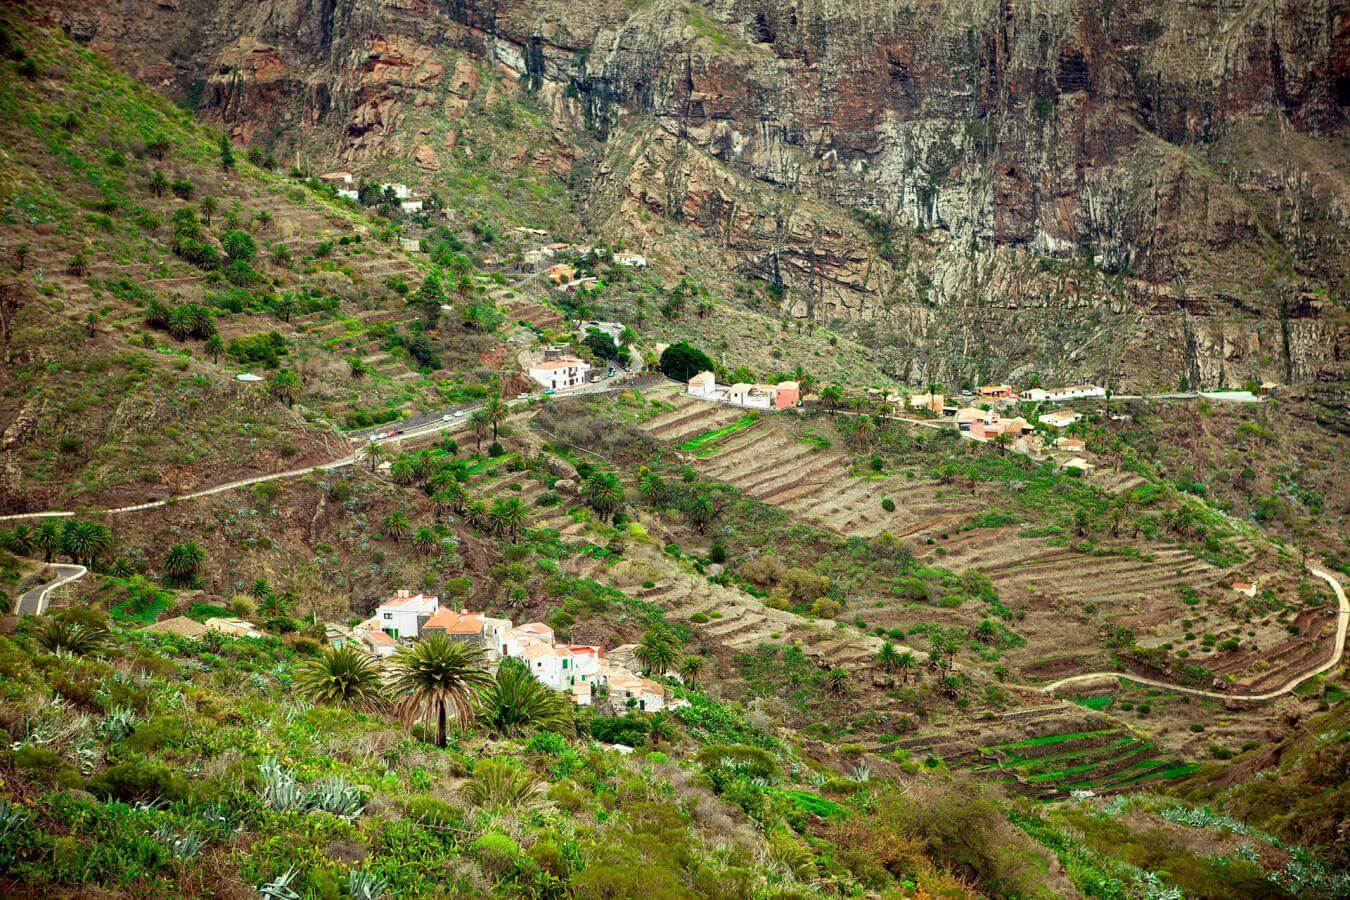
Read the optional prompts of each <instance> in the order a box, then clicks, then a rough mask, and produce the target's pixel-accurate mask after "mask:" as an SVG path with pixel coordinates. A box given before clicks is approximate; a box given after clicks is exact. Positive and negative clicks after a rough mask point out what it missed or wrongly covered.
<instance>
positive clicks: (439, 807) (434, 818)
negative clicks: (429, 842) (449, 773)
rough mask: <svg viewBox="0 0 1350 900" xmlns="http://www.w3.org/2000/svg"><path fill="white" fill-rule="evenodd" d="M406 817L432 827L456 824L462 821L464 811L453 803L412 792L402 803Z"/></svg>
mask: <svg viewBox="0 0 1350 900" xmlns="http://www.w3.org/2000/svg"><path fill="white" fill-rule="evenodd" d="M403 809H404V812H406V813H407V814H408V818H410V819H412V820H414V821H416V822H420V823H422V824H423V825H431V826H433V827H445V826H457V825H460V824H462V823H463V822H464V811H463V810H462V809H460V808H459V807H458V806H455V805H454V804H453V803H447V802H446V801H445V800H442V799H441V798H440V797H433V796H431V795H430V794H414V795H413V796H411V797H409V798H408V801H407V802H406V803H405V804H404V807H403Z"/></svg>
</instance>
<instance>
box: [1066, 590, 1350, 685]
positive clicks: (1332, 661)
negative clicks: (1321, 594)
mask: <svg viewBox="0 0 1350 900" xmlns="http://www.w3.org/2000/svg"><path fill="white" fill-rule="evenodd" d="M1308 571H1309V572H1311V573H1312V574H1314V575H1316V576H1317V577H1318V578H1321V579H1322V580H1323V581H1325V582H1326V583H1327V584H1329V585H1331V589H1332V590H1333V591H1335V592H1336V602H1337V603H1338V604H1339V605H1340V613H1339V614H1338V615H1337V616H1336V642H1335V645H1334V646H1333V647H1332V650H1331V656H1330V657H1329V658H1328V659H1327V661H1326V662H1324V663H1322V664H1321V665H1318V666H1315V667H1314V668H1312V669H1309V670H1308V671H1307V672H1304V673H1303V674H1301V675H1296V676H1294V677H1293V678H1292V679H1291V680H1289V681H1287V682H1285V683H1284V684H1283V685H1282V686H1280V687H1278V688H1275V689H1274V690H1271V691H1266V692H1264V693H1260V694H1226V693H1224V692H1223V691H1206V690H1202V689H1200V688H1188V687H1182V686H1180V685H1176V684H1170V683H1168V682H1166V681H1157V680H1155V679H1153V678H1144V677H1143V676H1140V675H1132V674H1130V673H1129V672H1088V673H1086V674H1083V675H1074V676H1072V677H1070V678H1062V679H1060V680H1059V681H1056V682H1055V683H1054V684H1048V685H1046V686H1045V687H1043V688H1041V690H1042V691H1044V692H1045V693H1047V694H1053V693H1054V692H1055V691H1057V690H1059V689H1060V688H1063V687H1068V686H1070V685H1074V684H1085V683H1088V682H1093V681H1103V680H1106V679H1117V678H1123V679H1125V680H1126V681H1133V682H1135V683H1136V684H1144V685H1148V686H1149V687H1157V688H1165V689H1167V690H1169V691H1176V692H1178V693H1182V694H1190V695H1192V696H1195V697H1209V698H1211V699H1214V700H1252V701H1261V700H1274V699H1275V698H1276V697H1280V696H1283V695H1284V694H1288V693H1289V692H1290V691H1292V690H1294V689H1295V688H1297V687H1298V686H1299V685H1300V684H1302V683H1303V682H1305V681H1307V680H1308V679H1309V678H1315V677H1317V676H1318V675H1321V674H1322V673H1323V672H1327V671H1330V670H1331V669H1334V668H1336V666H1337V665H1339V664H1340V661H1341V657H1342V656H1343V655H1344V654H1345V631H1346V626H1347V624H1350V602H1347V600H1346V597H1345V588H1343V587H1342V586H1341V582H1340V579H1338V578H1337V577H1336V576H1335V575H1333V574H1332V573H1330V572H1327V571H1325V570H1323V569H1319V568H1316V567H1314V566H1311V565H1310V566H1308Z"/></svg>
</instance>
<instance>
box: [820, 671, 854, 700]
mask: <svg viewBox="0 0 1350 900" xmlns="http://www.w3.org/2000/svg"><path fill="white" fill-rule="evenodd" d="M851 681H852V676H851V675H849V673H848V669H840V668H834V669H831V670H830V671H829V672H827V673H826V674H825V689H826V690H828V691H829V692H830V693H831V694H834V695H835V696H836V697H842V696H844V695H845V694H847V693H848V689H849V684H850V682H851Z"/></svg>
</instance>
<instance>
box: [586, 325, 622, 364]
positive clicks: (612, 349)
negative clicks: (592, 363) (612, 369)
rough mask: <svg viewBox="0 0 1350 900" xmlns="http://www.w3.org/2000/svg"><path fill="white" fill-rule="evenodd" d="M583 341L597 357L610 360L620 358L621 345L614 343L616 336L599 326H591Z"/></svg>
mask: <svg viewBox="0 0 1350 900" xmlns="http://www.w3.org/2000/svg"><path fill="white" fill-rule="evenodd" d="M582 343H583V344H585V345H586V346H587V347H589V348H590V351H591V352H592V353H594V354H595V356H596V358H597V359H601V360H610V359H618V358H619V353H620V350H619V345H618V344H616V343H614V338H612V337H610V336H609V335H607V334H605V333H604V332H603V331H601V330H600V329H599V328H591V329H590V330H588V331H587V332H586V337H585V339H584V340H583V341H582Z"/></svg>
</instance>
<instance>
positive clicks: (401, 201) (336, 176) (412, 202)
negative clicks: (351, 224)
mask: <svg viewBox="0 0 1350 900" xmlns="http://www.w3.org/2000/svg"><path fill="white" fill-rule="evenodd" d="M319 180H320V181H323V182H326V183H328V184H331V185H333V186H334V187H336V188H337V195H338V196H339V197H342V198H345V199H347V200H357V201H359V200H360V199H361V194H360V192H359V191H358V190H357V180H356V177H355V176H354V175H352V173H351V172H325V173H324V174H322V175H320V176H319ZM391 190H392V191H393V192H394V196H395V197H396V198H397V199H398V207H399V209H401V210H403V211H404V212H405V213H419V212H421V211H422V204H423V201H421V200H418V199H415V198H414V197H413V195H412V190H411V189H409V187H408V186H407V185H406V184H399V183H397V182H391V183H389V184H381V185H380V193H381V194H383V193H385V192H387V191H391Z"/></svg>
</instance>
